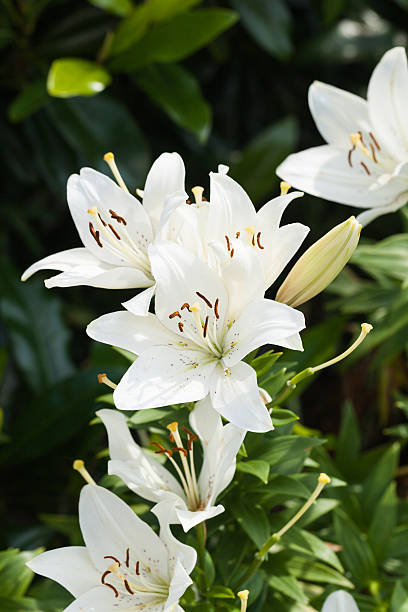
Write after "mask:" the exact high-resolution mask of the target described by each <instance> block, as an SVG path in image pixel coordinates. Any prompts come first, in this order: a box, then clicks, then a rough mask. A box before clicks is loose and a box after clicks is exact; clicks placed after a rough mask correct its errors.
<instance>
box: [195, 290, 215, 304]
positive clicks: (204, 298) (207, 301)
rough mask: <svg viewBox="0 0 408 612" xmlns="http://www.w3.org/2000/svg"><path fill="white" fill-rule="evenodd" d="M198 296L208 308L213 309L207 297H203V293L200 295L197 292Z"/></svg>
mask: <svg viewBox="0 0 408 612" xmlns="http://www.w3.org/2000/svg"><path fill="white" fill-rule="evenodd" d="M196 295H198V297H199V298H201V299H202V300H204V302H205V303H206V304H207V306H208V308H212V304H211V302H210V300H209V299H207V298H206V297H205V295H203V294H202V293H200V292H199V291H196Z"/></svg>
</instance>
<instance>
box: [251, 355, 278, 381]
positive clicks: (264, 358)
mask: <svg viewBox="0 0 408 612" xmlns="http://www.w3.org/2000/svg"><path fill="white" fill-rule="evenodd" d="M282 354H283V353H275V351H272V350H271V351H266V352H265V353H262V355H259V356H258V357H255V358H254V359H251V360H250V362H248V363H249V365H250V366H251V367H252V368H254V370H255V371H256V375H257V377H258V378H261V377H262V376H267V375H268V373H269V371H270V369H271V368H272V366H273V365H274V364H275V363H276V362H277V361H278V359H279V358H280V357H282Z"/></svg>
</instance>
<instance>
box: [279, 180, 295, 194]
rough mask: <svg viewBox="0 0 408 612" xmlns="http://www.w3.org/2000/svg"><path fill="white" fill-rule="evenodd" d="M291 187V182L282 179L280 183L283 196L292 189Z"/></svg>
mask: <svg viewBox="0 0 408 612" xmlns="http://www.w3.org/2000/svg"><path fill="white" fill-rule="evenodd" d="M291 187H292V185H289V183H287V182H286V181H281V184H280V192H281V196H283V195H286V194H287V193H288V191H289V189H291Z"/></svg>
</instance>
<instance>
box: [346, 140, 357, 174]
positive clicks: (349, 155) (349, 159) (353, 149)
mask: <svg viewBox="0 0 408 612" xmlns="http://www.w3.org/2000/svg"><path fill="white" fill-rule="evenodd" d="M355 150H356V145H353V146H352V147H351V149H350V150H349V152H348V155H347V161H348V164H349V166H350V168H352V167H353V164H352V163H351V156H352V154H353V151H355Z"/></svg>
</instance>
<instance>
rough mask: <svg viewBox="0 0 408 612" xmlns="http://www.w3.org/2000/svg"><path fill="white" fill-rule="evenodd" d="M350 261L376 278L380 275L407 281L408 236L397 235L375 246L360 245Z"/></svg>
mask: <svg viewBox="0 0 408 612" xmlns="http://www.w3.org/2000/svg"><path fill="white" fill-rule="evenodd" d="M350 261H351V263H354V264H356V265H358V266H360V268H362V269H363V270H364V271H365V272H367V273H368V274H370V275H371V276H374V277H375V278H376V276H377V275H378V274H379V275H385V276H386V277H387V278H394V279H396V280H400V281H405V280H407V279H408V234H396V235H395V236H390V237H389V238H386V239H385V240H381V241H380V242H376V243H374V244H360V245H359V246H358V247H357V249H356V250H355V252H354V254H353V256H352V258H351V260H350Z"/></svg>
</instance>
